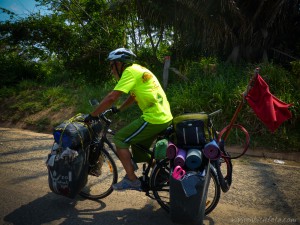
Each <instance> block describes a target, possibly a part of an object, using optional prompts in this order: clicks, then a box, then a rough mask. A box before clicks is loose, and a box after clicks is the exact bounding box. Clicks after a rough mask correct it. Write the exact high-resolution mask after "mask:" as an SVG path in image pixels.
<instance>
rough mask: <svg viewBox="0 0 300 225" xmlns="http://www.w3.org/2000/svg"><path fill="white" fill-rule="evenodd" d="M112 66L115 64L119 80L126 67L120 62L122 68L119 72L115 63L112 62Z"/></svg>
mask: <svg viewBox="0 0 300 225" xmlns="http://www.w3.org/2000/svg"><path fill="white" fill-rule="evenodd" d="M114 64H115V67H116V70H117V73H118V76H119V79H121V76H122V73H123V71H124V69H125V67H126V64H125V63H123V62H122V67H121V71H119V69H118V67H117V63H116V61H114Z"/></svg>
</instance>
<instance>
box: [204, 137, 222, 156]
mask: <svg viewBox="0 0 300 225" xmlns="http://www.w3.org/2000/svg"><path fill="white" fill-rule="evenodd" d="M203 154H204V155H205V157H206V158H208V159H211V160H217V159H218V158H220V156H221V151H220V148H219V146H218V144H217V142H216V141H215V140H213V141H211V142H209V143H207V144H206V145H205V146H204V149H203Z"/></svg>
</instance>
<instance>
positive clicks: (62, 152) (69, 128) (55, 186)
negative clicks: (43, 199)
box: [46, 114, 101, 198]
mask: <svg viewBox="0 0 300 225" xmlns="http://www.w3.org/2000/svg"><path fill="white" fill-rule="evenodd" d="M85 116H86V115H84V114H78V115H76V116H75V117H72V118H71V119H69V120H67V121H64V122H63V123H62V124H60V125H58V126H57V127H55V128H54V131H53V136H54V140H55V141H54V144H53V147H52V151H51V153H50V154H49V155H48V159H47V162H46V164H47V168H48V183H49V187H50V189H51V191H53V192H54V193H56V194H59V195H63V196H66V197H69V198H75V196H76V195H77V194H78V193H79V192H80V191H81V189H82V188H83V187H84V186H85V185H86V183H87V177H88V169H89V145H90V144H91V141H92V140H93V138H94V135H96V134H98V133H100V132H101V124H100V123H97V124H93V125H91V126H88V125H86V124H85V123H84V122H83V121H84V118H85Z"/></svg>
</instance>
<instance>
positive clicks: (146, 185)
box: [98, 110, 160, 197]
mask: <svg viewBox="0 0 300 225" xmlns="http://www.w3.org/2000/svg"><path fill="white" fill-rule="evenodd" d="M109 111H110V110H106V111H105V112H104V113H103V114H102V115H101V116H100V119H102V120H103V121H104V128H103V132H102V135H101V138H100V139H99V140H98V141H99V144H100V146H101V147H100V149H102V148H103V146H104V143H106V144H107V145H108V146H109V148H110V149H111V150H112V152H113V153H114V154H115V155H116V156H117V158H118V159H119V156H118V153H117V151H116V149H115V147H114V146H113V144H112V143H111V142H110V141H109V139H108V138H107V134H110V135H112V136H113V135H115V131H113V130H112V129H110V128H109V127H110V124H111V120H110V119H108V118H107V117H106V116H105V114H106V113H107V112H109ZM159 137H160V135H158V137H157V138H156V139H155V141H156V140H157V139H158V138H159ZM155 141H154V142H155ZM133 146H135V147H137V148H138V149H140V150H141V151H143V152H145V153H146V154H149V155H150V159H149V161H148V162H145V163H144V164H143V172H142V178H141V182H142V191H144V192H146V195H147V196H148V197H150V194H149V191H151V190H152V187H151V185H150V182H149V181H150V179H151V175H150V176H149V174H150V171H151V169H154V168H152V164H153V163H154V162H155V157H154V151H155V147H153V149H152V151H151V150H150V149H145V148H143V147H142V146H140V145H137V144H134V145H133ZM132 162H133V164H136V163H135V162H134V159H133V158H132ZM146 164H147V165H146Z"/></svg>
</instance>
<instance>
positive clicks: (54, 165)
mask: <svg viewBox="0 0 300 225" xmlns="http://www.w3.org/2000/svg"><path fill="white" fill-rule="evenodd" d="M88 157H89V151H88V149H80V150H77V151H75V150H71V149H69V148H68V149H66V150H65V151H63V152H62V153H59V154H50V155H49V156H48V160H47V167H48V183H49V187H50V189H51V191H52V192H54V193H56V194H59V195H63V196H65V197H68V198H75V196H76V195H77V194H78V193H79V192H80V191H81V189H82V188H83V187H84V186H85V185H86V183H87V177H88V167H89V163H88Z"/></svg>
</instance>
